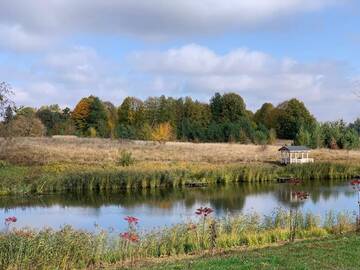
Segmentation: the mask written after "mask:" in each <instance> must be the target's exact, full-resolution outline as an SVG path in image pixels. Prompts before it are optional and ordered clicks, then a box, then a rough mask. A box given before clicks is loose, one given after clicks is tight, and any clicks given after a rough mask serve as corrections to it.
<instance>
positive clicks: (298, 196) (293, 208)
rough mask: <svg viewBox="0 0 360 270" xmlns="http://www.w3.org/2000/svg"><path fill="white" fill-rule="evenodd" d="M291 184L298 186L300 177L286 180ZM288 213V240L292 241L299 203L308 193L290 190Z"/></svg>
mask: <svg viewBox="0 0 360 270" xmlns="http://www.w3.org/2000/svg"><path fill="white" fill-rule="evenodd" d="M287 183H288V184H290V185H291V186H298V185H300V184H301V183H302V181H301V180H300V179H297V178H293V179H290V180H289V181H288V182H287ZM290 195H291V196H290V211H289V212H290V214H289V231H290V234H289V240H290V241H292V242H293V241H294V240H295V237H296V231H297V227H298V225H299V224H298V223H299V210H298V208H299V204H300V203H301V202H303V201H305V200H307V199H308V198H309V196H310V195H309V193H308V192H305V191H291V193H290Z"/></svg>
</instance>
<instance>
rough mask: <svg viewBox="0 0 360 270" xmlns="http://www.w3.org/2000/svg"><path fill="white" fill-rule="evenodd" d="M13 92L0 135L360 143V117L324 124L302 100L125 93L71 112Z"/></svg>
mask: <svg viewBox="0 0 360 270" xmlns="http://www.w3.org/2000/svg"><path fill="white" fill-rule="evenodd" d="M1 89H2V90H1ZM5 90H7V91H5ZM9 94H10V91H9V86H8V85H6V84H3V85H2V88H0V113H1V114H2V115H1V116H2V117H3V120H2V122H1V126H0V136H43V135H44V136H53V135H76V136H82V137H100V138H121V139H137V140H156V141H169V140H178V141H192V142H238V143H244V144H245V143H255V144H261V145H264V144H272V143H274V141H275V140H276V139H277V138H279V139H289V140H293V141H294V143H295V144H297V145H307V146H310V147H312V148H319V147H328V148H332V149H355V148H359V146H360V141H359V134H360V118H359V119H357V120H356V121H355V122H354V123H350V124H346V123H345V122H344V121H342V120H339V121H334V122H325V123H320V122H318V121H317V120H316V119H315V117H314V116H313V115H312V114H311V113H310V112H309V110H308V109H307V108H306V106H305V105H304V103H303V102H301V101H299V100H297V99H290V100H287V101H284V102H282V103H280V104H279V105H277V106H274V105H273V104H271V103H265V104H263V105H262V106H261V108H259V109H258V110H257V111H256V112H255V113H253V112H252V111H250V110H248V109H247V108H246V104H245V102H244V100H243V98H242V97H241V96H240V95H238V94H236V93H225V94H220V93H215V94H214V96H213V97H212V98H211V99H210V101H209V102H208V103H205V102H200V101H197V100H193V99H192V98H191V97H185V98H172V97H165V96H160V97H149V98H147V99H146V100H144V101H143V100H141V99H138V98H135V97H126V98H125V99H124V100H123V102H122V104H121V105H120V106H119V107H116V106H115V105H114V104H112V103H111V102H105V101H102V100H100V99H99V98H98V97H96V96H89V97H85V98H82V99H81V100H80V101H79V102H78V103H77V105H76V106H75V108H74V109H73V110H71V109H70V108H65V109H61V108H60V107H59V106H58V105H49V106H42V107H40V108H39V109H35V108H30V107H16V106H15V105H14V104H11V103H10V100H9V98H8V96H9ZM1 100H3V101H4V102H1ZM5 100H6V102H5Z"/></svg>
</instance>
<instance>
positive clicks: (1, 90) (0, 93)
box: [0, 82, 14, 118]
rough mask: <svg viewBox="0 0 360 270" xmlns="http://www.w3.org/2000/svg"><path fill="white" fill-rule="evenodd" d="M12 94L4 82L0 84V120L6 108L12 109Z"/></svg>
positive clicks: (9, 87)
mask: <svg viewBox="0 0 360 270" xmlns="http://www.w3.org/2000/svg"><path fill="white" fill-rule="evenodd" d="M13 94H14V92H13V91H12V88H11V86H10V84H8V83H6V82H0V118H2V117H3V116H4V114H5V111H6V108H7V107H9V106H10V107H13V106H14V102H13V101H12V100H11V96H12V95H13Z"/></svg>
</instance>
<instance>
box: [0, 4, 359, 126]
mask: <svg viewBox="0 0 360 270" xmlns="http://www.w3.org/2000/svg"><path fill="white" fill-rule="evenodd" d="M29 10H31V12H29ZM359 15H360V3H359V2H357V1H355V0H341V1H334V0H319V1H316V3H314V1H310V0H302V1H301V0H291V1H286V3H284V2H283V1H280V0H271V1H257V3H256V4H255V3H252V2H250V1H241V2H238V1H233V0H226V1H223V2H222V3H221V4H219V3H217V2H216V1H213V0H203V1H199V2H193V1H188V0H186V1H172V2H171V3H168V2H164V1H162V0H152V1H149V2H146V3H145V2H143V1H130V0H124V1H121V2H119V1H107V2H106V3H105V2H103V1H99V0H95V1H91V2H88V1H86V2H85V1H83V0H80V1H76V2H72V1H69V0H65V1H51V2H50V1H49V2H45V3H43V2H42V3H40V2H31V1H29V2H23V1H19V0H15V1H12V2H8V3H3V4H2V9H1V10H0V34H1V35H0V63H1V65H0V78H1V80H3V81H6V82H8V83H9V84H10V85H11V86H12V87H13V89H14V92H15V96H14V99H15V102H16V103H17V105H23V106H31V107H37V108H39V107H41V106H44V105H51V104H59V105H60V106H61V107H62V108H63V107H70V108H74V107H75V105H76V103H77V102H78V101H79V100H80V99H81V98H83V97H87V96H90V95H94V96H98V97H99V98H100V99H102V100H103V101H111V102H112V103H114V104H116V105H120V104H121V102H122V100H123V99H124V98H125V97H126V96H135V97H137V98H140V99H142V100H144V99H146V98H147V97H151V96H161V95H165V96H168V97H174V98H180V97H187V96H189V97H191V98H192V99H193V100H199V101H200V102H207V103H208V102H209V100H210V98H211V97H212V95H214V93H215V92H220V93H225V92H234V93H237V94H239V95H240V96H241V97H242V98H243V99H244V101H245V103H246V105H247V109H248V110H251V111H253V112H255V111H256V110H257V109H259V108H260V107H261V105H262V104H263V103H265V102H269V103H272V104H274V105H275V106H277V105H278V104H279V103H280V102H283V101H285V100H288V99H291V98H297V99H299V100H301V101H302V102H304V103H305V105H306V107H307V108H308V109H309V111H310V112H311V113H312V114H313V115H314V116H315V117H316V118H317V119H318V120H319V121H322V122H323V121H334V120H339V119H344V120H345V121H346V122H352V121H354V120H355V119H356V118H358V117H359V116H360V109H359V108H360V106H359V104H360V99H359V97H357V96H356V94H355V92H356V91H360V84H359V83H358V82H359V80H360V54H359V53H356V52H357V51H358V50H359V48H360V31H359V30H358V27H357V26H358V25H360V16H359Z"/></svg>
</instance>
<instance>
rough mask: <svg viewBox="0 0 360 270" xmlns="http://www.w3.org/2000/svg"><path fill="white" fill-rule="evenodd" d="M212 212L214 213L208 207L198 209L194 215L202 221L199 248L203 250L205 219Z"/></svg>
mask: <svg viewBox="0 0 360 270" xmlns="http://www.w3.org/2000/svg"><path fill="white" fill-rule="evenodd" d="M212 212H214V210H213V209H212V208H210V207H200V208H198V209H196V211H195V214H196V215H197V216H200V217H201V220H202V230H201V239H200V245H201V248H205V224H206V219H207V217H208V216H210V215H211V213H212Z"/></svg>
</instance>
